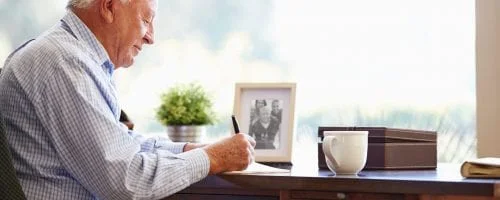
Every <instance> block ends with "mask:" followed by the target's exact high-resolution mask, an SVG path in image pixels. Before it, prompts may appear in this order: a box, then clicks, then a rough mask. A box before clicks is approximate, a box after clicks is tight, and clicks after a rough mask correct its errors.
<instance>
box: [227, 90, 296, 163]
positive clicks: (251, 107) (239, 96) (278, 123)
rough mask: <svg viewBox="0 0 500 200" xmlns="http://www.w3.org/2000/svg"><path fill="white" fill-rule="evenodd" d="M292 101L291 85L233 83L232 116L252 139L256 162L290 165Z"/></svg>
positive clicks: (293, 108) (293, 124)
mask: <svg viewBox="0 0 500 200" xmlns="http://www.w3.org/2000/svg"><path fill="white" fill-rule="evenodd" d="M295 98H296V84H295V83H236V87H235V97H234V115H235V116H236V117H237V119H238V121H239V122H240V130H241V132H243V133H246V134H249V135H250V136H251V137H253V138H254V139H255V140H256V143H257V145H256V147H255V161H256V162H265V163H289V164H291V160H292V145H293V138H294V128H295ZM273 108H274V109H273Z"/></svg>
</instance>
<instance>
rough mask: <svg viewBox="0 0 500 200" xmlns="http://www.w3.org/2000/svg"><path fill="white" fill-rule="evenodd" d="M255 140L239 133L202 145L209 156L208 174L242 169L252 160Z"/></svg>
mask: <svg viewBox="0 0 500 200" xmlns="http://www.w3.org/2000/svg"><path fill="white" fill-rule="evenodd" d="M254 147H255V140H254V139H253V138H251V137H250V136H248V135H247V134H243V133H239V134H235V135H233V136H231V137H229V138H225V139H223V140H220V141H218V142H216V143H213V144H210V145H207V146H205V147H204V149H205V151H206V152H207V154H208V157H209V158H210V172H209V173H210V174H217V173H220V172H225V171H238V170H244V169H246V168H247V167H248V165H249V164H250V163H252V162H253V161H254V154H255V152H254Z"/></svg>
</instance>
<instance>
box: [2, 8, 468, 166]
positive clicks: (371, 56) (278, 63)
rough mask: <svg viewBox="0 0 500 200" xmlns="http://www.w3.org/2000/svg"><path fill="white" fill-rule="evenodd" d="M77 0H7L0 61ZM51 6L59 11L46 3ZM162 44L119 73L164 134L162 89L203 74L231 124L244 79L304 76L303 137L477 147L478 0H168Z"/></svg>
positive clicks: (443, 149) (130, 96)
mask: <svg viewBox="0 0 500 200" xmlns="http://www.w3.org/2000/svg"><path fill="white" fill-rule="evenodd" d="M66 2H67V1H66V0H48V1H36V0H27V1H17V0H3V1H0V11H1V12H0V16H1V18H0V23H1V26H0V59H1V60H2V61H1V62H2V63H3V61H4V60H5V58H6V57H7V55H8V54H9V53H10V52H11V51H12V50H13V49H15V47H16V46H18V45H19V44H21V43H22V42H23V41H25V40H28V39H30V38H32V37H34V36H36V35H38V34H39V33H41V32H42V31H43V30H45V29H47V28H49V27H50V26H52V25H53V24H55V23H56V22H57V19H59V18H61V17H62V16H63V15H64V12H65V10H64V7H65V4H66ZM48 10H51V11H50V12H47V11H48ZM155 24H156V34H155V36H156V44H155V45H153V46H150V47H146V48H145V49H144V51H143V52H142V54H141V55H140V56H139V57H137V58H136V64H135V65H134V66H132V67H131V68H129V69H122V70H119V71H118V72H117V75H116V80H117V85H118V91H119V95H120V99H121V103H122V107H123V108H124V109H125V110H126V111H127V113H128V114H129V116H130V117H131V118H132V119H133V120H134V122H135V123H136V128H137V129H138V131H140V132H143V133H150V132H153V133H158V132H160V133H163V132H165V131H164V128H163V127H162V126H161V125H160V124H159V123H158V122H157V121H156V119H155V109H156V107H157V106H158V105H159V94H160V93H161V92H163V91H164V90H166V89H167V88H169V87H171V86H173V85H174V84H175V83H187V82H191V81H197V82H200V83H201V84H203V85H204V86H205V87H206V88H207V90H209V91H211V92H212V94H213V96H214V102H215V108H216V110H218V114H219V116H220V118H221V119H222V121H221V122H220V123H219V124H217V125H215V126H213V127H211V128H210V129H209V132H211V134H212V135H211V136H212V137H213V138H216V137H219V136H222V135H225V134H227V133H229V131H230V117H229V116H230V114H231V112H232V109H233V107H232V105H233V97H234V83H235V82H243V81H245V82H260V81H262V82H268V81H278V82H279V81H282V82H286V81H289V82H297V103H296V112H297V118H296V119H297V128H296V141H297V142H298V143H299V144H311V143H315V142H316V134H317V127H318V126H319V125H347V126H354V125H356V126H390V127H396V128H413V129H424V130H436V131H438V132H439V138H438V140H439V141H438V143H439V145H438V152H439V156H438V159H439V161H440V162H460V161H462V160H463V159H464V158H470V157H474V156H475V153H476V136H475V133H476V121H475V118H476V117H475V115H476V114H475V109H476V108H475V104H476V103H475V61H474V59H475V58H474V57H475V52H474V48H475V46H474V45H475V44H474V37H475V16H474V1H473V0H440V1H433V0H421V1H401V0H379V1H370V0H356V1H345V0H310V1H302V0H273V1H269V0H254V1H246V0H204V1H197V0H161V1H160V2H159V10H158V15H157V17H156V22H155Z"/></svg>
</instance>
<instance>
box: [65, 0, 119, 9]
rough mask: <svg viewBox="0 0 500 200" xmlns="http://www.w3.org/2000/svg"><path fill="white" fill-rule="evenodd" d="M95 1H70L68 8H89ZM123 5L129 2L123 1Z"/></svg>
mask: <svg viewBox="0 0 500 200" xmlns="http://www.w3.org/2000/svg"><path fill="white" fill-rule="evenodd" d="M94 1H95V0H69V1H68V6H67V7H68V8H88V7H89V6H90V5H91V4H92V3H94ZM121 1H122V2H123V3H125V2H127V1H128V0H121Z"/></svg>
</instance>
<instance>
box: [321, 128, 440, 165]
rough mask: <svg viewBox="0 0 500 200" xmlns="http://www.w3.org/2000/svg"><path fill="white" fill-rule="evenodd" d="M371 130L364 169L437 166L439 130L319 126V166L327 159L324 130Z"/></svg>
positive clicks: (369, 131)
mask: <svg viewBox="0 0 500 200" xmlns="http://www.w3.org/2000/svg"><path fill="white" fill-rule="evenodd" d="M346 130H350V131H368V158H367V160H366V166H365V168H364V169H435V168H436V165H437V147H436V141H437V133H436V132H434V131H420V130H408V129H394V128H385V127H326V126H323V127H319V128H318V137H319V138H318V139H319V140H318V166H319V168H328V167H327V166H326V163H325V154H324V153H323V148H322V146H321V145H322V141H323V132H324V131H346Z"/></svg>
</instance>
